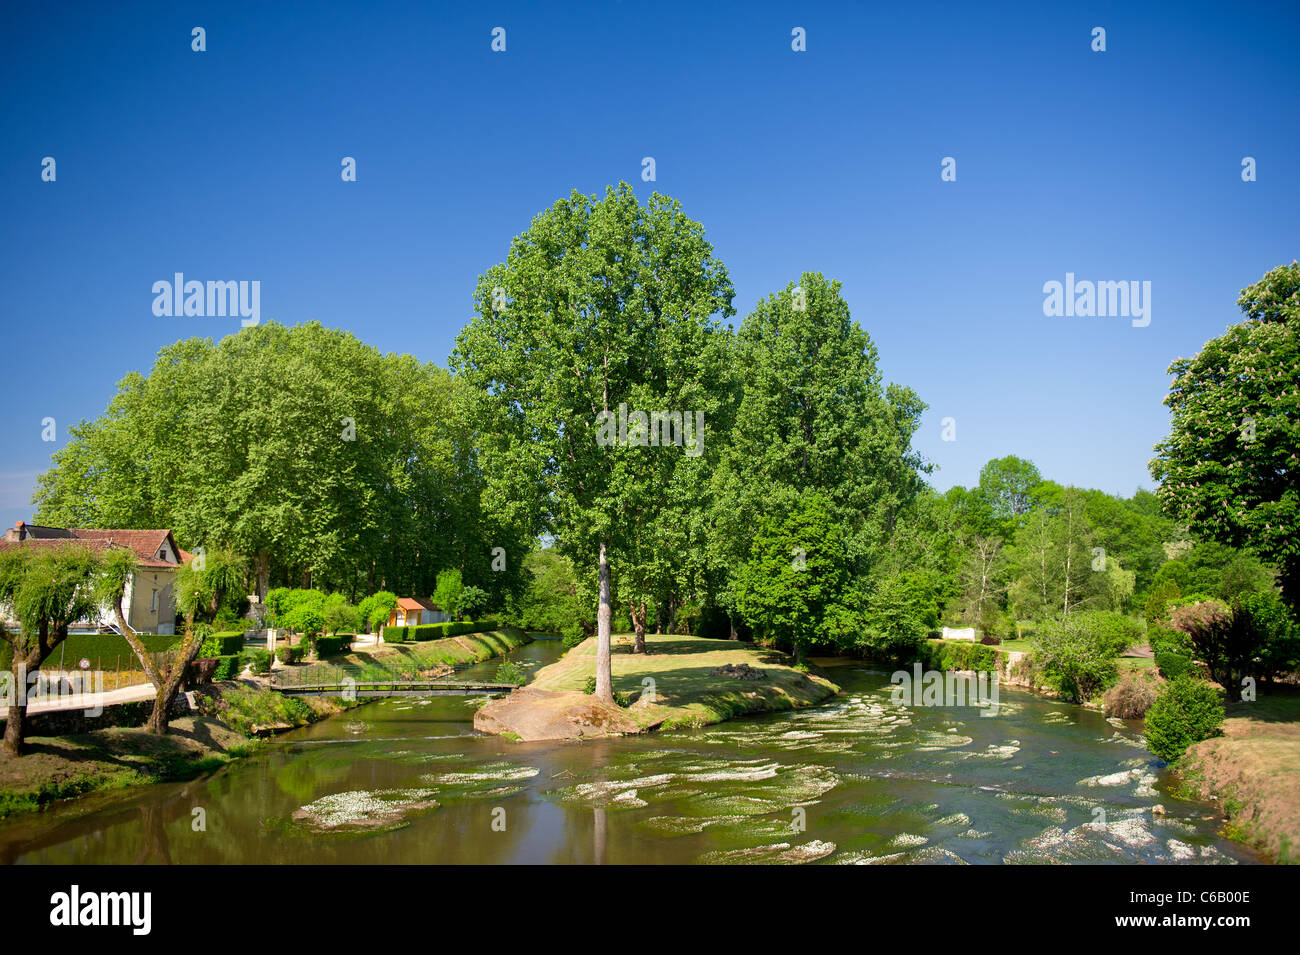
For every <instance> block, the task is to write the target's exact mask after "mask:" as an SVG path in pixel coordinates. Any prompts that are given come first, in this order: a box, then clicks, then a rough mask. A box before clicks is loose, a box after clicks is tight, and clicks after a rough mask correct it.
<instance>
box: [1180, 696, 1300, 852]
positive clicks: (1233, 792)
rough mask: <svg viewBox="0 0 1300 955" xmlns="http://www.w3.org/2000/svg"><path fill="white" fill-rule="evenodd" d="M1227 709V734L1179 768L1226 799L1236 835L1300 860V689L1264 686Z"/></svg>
mask: <svg viewBox="0 0 1300 955" xmlns="http://www.w3.org/2000/svg"><path fill="white" fill-rule="evenodd" d="M1283 691H1288V692H1283ZM1227 711H1228V719H1227V720H1226V721H1225V722H1224V724H1223V736H1221V737H1219V738H1216V739H1208V740H1205V741H1203V742H1200V743H1197V744H1196V745H1195V746H1193V747H1191V748H1190V749H1189V750H1188V751H1187V754H1186V755H1185V756H1184V757H1183V758H1182V759H1180V760H1179V761H1178V763H1177V764H1176V768H1177V770H1178V772H1179V775H1180V776H1181V777H1182V778H1183V780H1184V781H1185V782H1186V783H1188V784H1189V785H1190V786H1191V787H1192V788H1193V789H1195V790H1196V791H1197V792H1198V793H1199V794H1200V795H1201V796H1202V797H1205V798H1209V799H1214V800H1215V801H1217V802H1219V803H1221V804H1222V806H1223V811H1224V814H1225V815H1227V817H1228V820H1229V822H1228V832H1227V834H1228V835H1229V836H1231V837H1232V838H1234V839H1237V840H1239V841H1242V842H1245V843H1247V844H1249V845H1252V846H1254V847H1255V848H1257V849H1260V850H1261V851H1263V852H1264V853H1266V854H1267V855H1268V856H1270V857H1271V858H1273V859H1275V860H1276V861H1278V862H1284V863H1291V864H1295V863H1300V693H1297V692H1295V690H1293V689H1292V688H1290V687H1276V688H1265V689H1263V690H1261V692H1260V695H1259V698H1258V699H1257V700H1256V701H1255V702H1253V703H1234V704H1230V705H1229V706H1228V707H1227Z"/></svg>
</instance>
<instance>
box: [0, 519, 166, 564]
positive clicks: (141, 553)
mask: <svg viewBox="0 0 1300 955" xmlns="http://www.w3.org/2000/svg"><path fill="white" fill-rule="evenodd" d="M21 530H22V533H23V535H24V536H23V540H21V541H3V542H0V547H4V548H6V549H7V548H9V547H38V548H44V547H65V546H70V545H73V544H81V545H83V546H86V547H89V548H90V549H92V550H97V551H104V550H107V549H108V548H110V547H126V548H128V549H130V550H131V551H133V552H134V553H135V557H136V564H137V565H138V566H140V567H148V568H151V569H155V570H160V569H163V568H168V569H171V568H175V567H177V566H178V564H179V562H180V556H179V555H180V553H181V550H180V548H179V547H177V546H176V541H175V540H173V539H172V532H171V531H169V530H166V529H161V530H131V529H125V528H122V529H117V528H98V527H95V528H87V527H74V528H71V529H69V528H63V527H43V526H41V525H36V524H22V525H21ZM164 543H165V544H167V549H168V551H169V552H170V553H171V554H172V555H173V556H174V557H176V560H171V561H167V560H162V559H160V558H159V557H158V551H159V550H160V549H161V548H162V546H163V544H164Z"/></svg>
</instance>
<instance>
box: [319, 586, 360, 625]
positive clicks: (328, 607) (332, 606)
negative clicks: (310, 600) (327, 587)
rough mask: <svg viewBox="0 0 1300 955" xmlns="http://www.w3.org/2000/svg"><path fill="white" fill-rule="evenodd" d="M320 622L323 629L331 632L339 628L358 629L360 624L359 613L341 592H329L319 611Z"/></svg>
mask: <svg viewBox="0 0 1300 955" xmlns="http://www.w3.org/2000/svg"><path fill="white" fill-rule="evenodd" d="M321 624H322V629H323V631H324V632H326V633H331V634H335V633H338V632H339V631H340V630H348V631H354V630H359V629H361V624H362V620H361V614H360V612H359V611H358V610H357V608H356V607H354V606H352V605H351V604H350V603H348V602H347V601H346V600H345V599H344V598H343V595H342V594H331V595H330V596H329V598H328V599H327V600H326V601H325V609H324V610H323V611H322V612H321Z"/></svg>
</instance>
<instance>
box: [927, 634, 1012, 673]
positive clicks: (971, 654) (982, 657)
mask: <svg viewBox="0 0 1300 955" xmlns="http://www.w3.org/2000/svg"><path fill="white" fill-rule="evenodd" d="M918 658H919V659H920V660H921V662H922V663H923V664H924V665H925V667H926V669H929V670H985V671H989V672H992V671H993V670H996V669H997V668H998V652H997V651H996V650H994V649H993V648H992V647H991V646H985V645H983V644H980V643H975V642H974V641H958V642H953V643H939V642H930V643H924V644H922V645H921V647H920V648H919V653H918Z"/></svg>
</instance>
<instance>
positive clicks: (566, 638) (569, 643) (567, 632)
mask: <svg viewBox="0 0 1300 955" xmlns="http://www.w3.org/2000/svg"><path fill="white" fill-rule="evenodd" d="M586 639H587V635H586V634H585V633H583V632H582V627H580V626H578V624H576V623H573V624H569V626H567V627H565V628H564V630H563V631H562V636H561V641H560V642H561V643H562V644H563V645H564V649H566V650H572V649H573V648H574V647H576V646H577V645H578V644H580V643H582V641H584V640H586Z"/></svg>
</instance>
